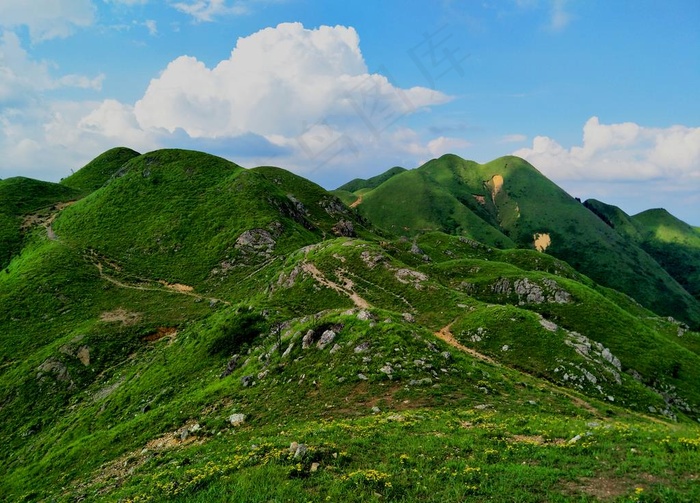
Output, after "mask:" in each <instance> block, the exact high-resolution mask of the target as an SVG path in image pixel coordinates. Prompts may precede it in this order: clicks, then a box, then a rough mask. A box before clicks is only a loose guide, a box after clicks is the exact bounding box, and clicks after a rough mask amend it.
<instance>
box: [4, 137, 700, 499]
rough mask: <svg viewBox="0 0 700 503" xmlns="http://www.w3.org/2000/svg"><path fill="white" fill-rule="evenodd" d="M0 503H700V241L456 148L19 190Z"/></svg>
mask: <svg viewBox="0 0 700 503" xmlns="http://www.w3.org/2000/svg"><path fill="white" fill-rule="evenodd" d="M0 237H1V239H0V268H1V269H2V270H1V272H0V306H1V307H0V429H1V434H2V438H3V440H4V441H3V442H2V444H0V500H2V501H8V502H17V501H43V502H78V501H114V502H146V501H169V502H171V501H174V502H210V501H246V502H268V501H280V502H282V501H292V502H296V501H344V502H352V501H357V502H367V501H375V502H384V501H403V502H413V501H420V502H445V501H485V500H491V501H519V502H540V501H551V502H566V501H577V502H584V501H591V502H592V501H610V502H633V501H634V502H692V501H699V500H700V482H699V481H698V469H697V467H698V465H699V464H700V332H699V330H700V229H699V228H696V227H692V226H691V225H688V224H687V223H685V222H682V221H680V220H678V219H677V218H675V217H674V216H673V215H671V214H669V213H668V212H666V211H665V210H663V209H650V210H648V211H645V212H642V213H640V214H637V215H628V214H627V213H625V212H624V210H623V209H621V208H617V207H615V206H612V205H609V204H606V203H605V202H602V201H597V200H588V201H583V202H581V201H579V200H577V199H575V198H574V197H572V196H571V195H569V194H567V193H566V192H565V191H563V190H562V189H561V188H560V187H558V186H557V185H556V184H555V183H553V182H552V181H551V180H549V179H547V178H546V177H545V176H544V175H542V174H541V173H540V172H539V171H538V170H537V169H536V167H535V166H532V165H530V164H529V163H528V162H526V161H525V160H523V159H520V158H517V157H513V156H507V157H502V158H499V159H496V160H494V161H491V162H489V163H486V164H479V163H476V162H473V161H468V160H464V159H461V158H460V157H458V156H455V155H445V156H442V157H440V158H438V159H433V160H431V161H429V162H427V163H426V164H424V165H422V166H420V167H418V168H415V169H404V168H401V167H394V168H391V169H389V170H388V171H386V172H384V173H383V174H381V175H378V176H376V177H374V178H370V179H367V180H361V179H357V180H352V181H350V182H348V183H347V184H345V185H343V186H341V187H339V188H337V189H336V190H333V191H327V190H325V189H323V188H322V187H320V186H318V185H316V184H315V183H313V182H311V181H309V180H306V179H304V178H302V177H300V176H298V175H295V174H293V173H291V172H289V171H286V170H284V169H281V168H277V167H270V166H264V167H256V168H252V169H246V168H243V167H241V166H238V165H236V164H235V163H233V162H230V161H227V160H225V159H222V158H219V157H215V156H212V155H209V154H205V153H202V152H194V151H187V150H177V149H169V150H158V151H155V152H149V153H145V154H140V153H138V152H135V151H133V150H131V149H128V148H115V149H112V150H109V151H107V152H105V153H103V154H102V155H100V156H99V157H97V158H96V159H94V160H93V161H91V162H90V163H88V164H87V165H86V166H84V167H82V168H81V169H79V170H77V171H76V172H75V173H74V174H72V175H71V176H69V177H67V178H65V179H63V180H61V182H60V183H50V182H42V181H38V180H32V179H28V178H21V177H17V178H10V179H5V180H0Z"/></svg>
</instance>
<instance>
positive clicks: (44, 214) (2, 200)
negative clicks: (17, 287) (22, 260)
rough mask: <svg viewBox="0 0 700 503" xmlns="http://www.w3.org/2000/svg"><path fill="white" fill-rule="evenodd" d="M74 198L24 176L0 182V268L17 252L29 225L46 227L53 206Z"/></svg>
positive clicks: (61, 188)
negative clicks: (38, 224) (42, 224)
mask: <svg viewBox="0 0 700 503" xmlns="http://www.w3.org/2000/svg"><path fill="white" fill-rule="evenodd" d="M77 197H78V193H77V191H75V190H73V189H71V188H68V187H64V186H62V185H59V184H56V183H50V182H40V181H37V180H32V179H30V178H24V177H16V178H6V179H4V180H0V268H4V267H6V266H7V264H9V262H10V260H11V259H12V257H13V256H14V255H16V254H17V253H18V252H19V250H20V248H21V244H22V240H23V236H24V234H25V231H26V229H27V228H28V227H29V226H31V225H34V224H36V223H39V222H42V223H44V224H46V225H48V223H47V222H48V218H49V217H48V215H49V214H50V212H51V211H52V209H54V206H55V205H60V204H62V203H67V202H69V201H72V200H74V199H76V198H77Z"/></svg>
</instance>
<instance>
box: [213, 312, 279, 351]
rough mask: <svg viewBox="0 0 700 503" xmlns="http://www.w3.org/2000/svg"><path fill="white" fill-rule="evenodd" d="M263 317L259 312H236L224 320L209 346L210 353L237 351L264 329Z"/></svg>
mask: <svg viewBox="0 0 700 503" xmlns="http://www.w3.org/2000/svg"><path fill="white" fill-rule="evenodd" d="M266 328H267V327H266V323H265V318H263V317H262V315H260V314H259V313H251V312H245V313H237V314H235V315H234V316H233V317H232V318H230V319H227V320H226V321H224V322H223V323H222V324H221V325H220V326H219V327H218V329H217V335H216V336H215V338H214V340H213V341H212V343H211V345H210V346H209V354H210V355H218V354H222V353H224V354H228V355H232V354H234V353H237V352H239V351H240V350H241V348H243V347H244V346H247V345H249V344H250V343H251V342H252V341H253V339H255V338H256V337H257V336H258V335H260V334H262V333H263V332H264V331H265V330H266Z"/></svg>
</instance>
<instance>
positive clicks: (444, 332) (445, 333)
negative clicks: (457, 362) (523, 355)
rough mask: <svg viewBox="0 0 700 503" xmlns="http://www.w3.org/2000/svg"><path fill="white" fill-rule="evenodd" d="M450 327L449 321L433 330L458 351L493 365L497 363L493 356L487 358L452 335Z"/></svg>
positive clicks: (438, 336)
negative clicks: (438, 328)
mask: <svg viewBox="0 0 700 503" xmlns="http://www.w3.org/2000/svg"><path fill="white" fill-rule="evenodd" d="M453 323H454V322H453ZM451 328H452V323H450V324H449V325H447V326H445V327H442V328H441V329H440V330H439V331H437V332H435V336H436V337H437V338H439V339H442V340H443V341H445V342H446V343H447V344H449V345H450V346H452V347H454V348H457V349H459V350H460V351H463V352H465V353H467V354H470V355H472V356H473V357H474V358H478V359H479V360H482V361H485V362H488V363H492V364H494V365H499V363H498V362H496V361H495V360H494V359H493V358H489V357H488V356H486V355H483V354H481V353H479V352H478V351H475V350H473V349H472V348H468V347H467V346H465V345H463V344H462V343H460V342H459V341H458V340H457V339H455V338H454V336H453V335H452V332H451V331H450V329H451Z"/></svg>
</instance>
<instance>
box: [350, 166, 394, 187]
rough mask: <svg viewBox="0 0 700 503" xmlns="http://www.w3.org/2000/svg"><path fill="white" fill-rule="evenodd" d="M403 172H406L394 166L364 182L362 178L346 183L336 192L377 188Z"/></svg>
mask: <svg viewBox="0 0 700 503" xmlns="http://www.w3.org/2000/svg"><path fill="white" fill-rule="evenodd" d="M404 171H406V168H402V167H401V166H394V167H393V168H390V169H388V170H386V171H385V172H384V173H381V174H379V175H377V176H373V177H372V178H368V179H366V180H365V179H363V178H355V179H354V180H350V181H349V182H348V183H346V184H343V185H341V186H340V187H338V190H344V191H347V192H357V191H358V190H363V189H365V190H368V189H374V188H377V187H379V186H380V185H381V184H382V183H384V182H386V181H387V180H388V179H389V178H392V177H393V176H396V175H399V174H401V173H403V172H404Z"/></svg>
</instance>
